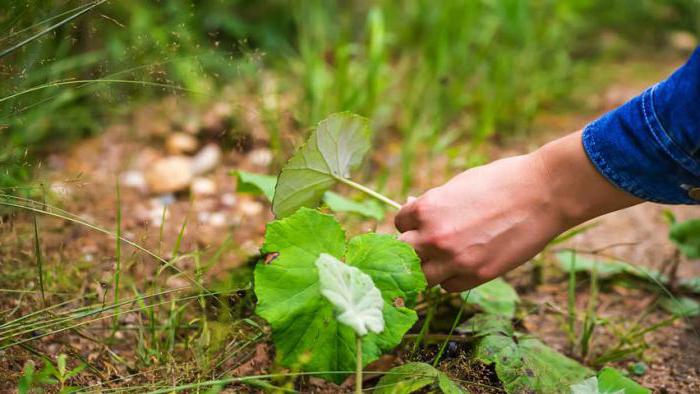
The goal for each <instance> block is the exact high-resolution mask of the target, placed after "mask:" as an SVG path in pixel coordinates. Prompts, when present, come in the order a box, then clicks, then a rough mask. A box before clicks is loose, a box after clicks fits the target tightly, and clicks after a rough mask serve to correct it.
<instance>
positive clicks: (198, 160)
mask: <svg viewBox="0 0 700 394" xmlns="http://www.w3.org/2000/svg"><path fill="white" fill-rule="evenodd" d="M219 162H221V148H219V146H218V145H216V144H208V145H207V146H205V147H204V148H202V150H200V151H199V152H197V154H196V155H195V156H194V157H193V158H192V163H191V167H190V171H191V173H192V174H194V175H202V174H206V173H207V172H209V171H211V170H213V169H214V168H216V166H217V165H218V164H219Z"/></svg>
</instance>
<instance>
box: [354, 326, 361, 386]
mask: <svg viewBox="0 0 700 394" xmlns="http://www.w3.org/2000/svg"><path fill="white" fill-rule="evenodd" d="M355 344H356V346H355V347H356V348H357V356H356V357H355V358H356V360H357V367H356V368H355V394H362V337H361V336H359V335H357V336H355Z"/></svg>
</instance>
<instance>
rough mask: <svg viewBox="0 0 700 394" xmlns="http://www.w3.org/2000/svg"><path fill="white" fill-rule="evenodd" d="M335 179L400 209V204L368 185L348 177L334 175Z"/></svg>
mask: <svg viewBox="0 0 700 394" xmlns="http://www.w3.org/2000/svg"><path fill="white" fill-rule="evenodd" d="M335 179H337V180H338V181H339V182H341V183H344V184H346V185H348V186H350V187H352V188H354V189H357V190H359V191H361V192H363V193H366V194H369V195H370V196H372V197H374V198H376V199H377V200H379V201H381V202H383V203H384V204H387V205H390V206H392V207H394V208H396V209H401V204H399V203H398V202H396V201H394V200H392V199H390V198H389V197H386V196H384V195H382V194H380V193H378V192H375V191H374V190H372V189H370V188H368V187H365V186H362V185H360V184H359V183H355V182H353V181H351V180H350V179H347V178H343V177H336V178H335Z"/></svg>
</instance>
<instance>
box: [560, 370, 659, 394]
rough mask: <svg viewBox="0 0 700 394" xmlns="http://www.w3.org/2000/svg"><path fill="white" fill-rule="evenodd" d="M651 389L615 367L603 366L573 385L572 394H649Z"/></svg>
mask: <svg viewBox="0 0 700 394" xmlns="http://www.w3.org/2000/svg"><path fill="white" fill-rule="evenodd" d="M649 393H651V390H649V389H647V388H645V387H642V386H641V385H639V383H637V382H635V381H634V380H632V379H630V378H628V377H626V376H625V375H623V374H622V372H620V371H618V370H617V369H615V368H609V367H606V368H603V369H602V370H601V371H600V372H598V376H592V377H590V378H587V379H585V380H583V381H581V382H579V383H576V384H573V385H571V394H649Z"/></svg>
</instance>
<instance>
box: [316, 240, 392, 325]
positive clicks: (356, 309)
mask: <svg viewBox="0 0 700 394" xmlns="http://www.w3.org/2000/svg"><path fill="white" fill-rule="evenodd" d="M316 268H317V269H318V276H319V282H320V283H321V294H322V295H323V296H324V297H326V299H327V300H328V301H330V302H331V304H333V306H334V307H335V309H336V312H337V315H336V318H337V319H338V321H339V322H341V323H343V324H345V325H346V326H350V327H352V329H353V330H355V332H356V333H357V335H359V336H365V335H367V332H369V331H371V332H374V333H377V334H378V333H380V332H382V331H384V317H383V315H382V308H384V300H383V299H382V293H381V292H380V291H379V289H377V287H376V286H375V285H374V282H372V278H371V277H370V276H369V275H367V274H365V273H364V272H362V271H360V270H359V269H358V268H357V267H352V266H350V265H347V264H343V262H341V261H340V260H338V259H336V258H335V257H333V256H331V255H329V254H325V253H321V255H320V256H319V257H318V259H316Z"/></svg>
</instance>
